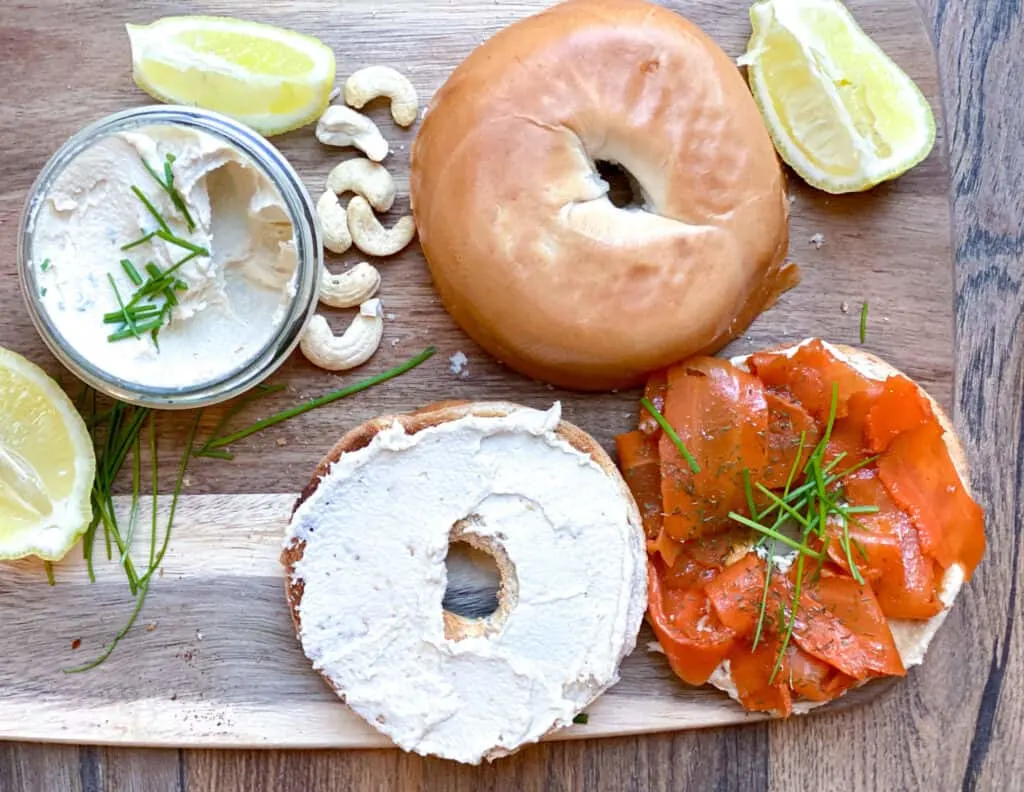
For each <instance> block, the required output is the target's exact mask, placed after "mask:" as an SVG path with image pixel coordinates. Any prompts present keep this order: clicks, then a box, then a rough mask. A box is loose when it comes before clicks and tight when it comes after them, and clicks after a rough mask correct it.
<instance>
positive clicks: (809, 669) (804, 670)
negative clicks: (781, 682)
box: [786, 644, 857, 701]
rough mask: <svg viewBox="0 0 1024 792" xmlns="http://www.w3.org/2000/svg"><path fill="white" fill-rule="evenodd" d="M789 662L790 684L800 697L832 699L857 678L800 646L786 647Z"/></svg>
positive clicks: (818, 699)
mask: <svg viewBox="0 0 1024 792" xmlns="http://www.w3.org/2000/svg"><path fill="white" fill-rule="evenodd" d="M786 660H787V661H788V663H789V677H788V680H787V681H788V682H789V686H790V687H791V688H792V690H793V692H794V693H795V694H796V695H797V696H799V697H800V698H804V699H807V700H808V701H831V700H832V699H834V698H836V697H837V696H838V695H839V694H840V693H842V692H843V691H844V690H847V689H848V688H850V687H853V685H855V684H856V683H857V680H856V679H854V678H853V677H851V676H847V675H846V674H844V673H843V672H842V671H837V670H836V669H835V668H833V667H832V666H830V665H829V664H828V663H825V662H823V661H821V660H819V659H818V658H816V657H812V656H811V655H809V654H807V652H805V651H804V650H803V649H801V648H800V647H799V646H793V645H792V644H791V645H790V646H788V647H786Z"/></svg>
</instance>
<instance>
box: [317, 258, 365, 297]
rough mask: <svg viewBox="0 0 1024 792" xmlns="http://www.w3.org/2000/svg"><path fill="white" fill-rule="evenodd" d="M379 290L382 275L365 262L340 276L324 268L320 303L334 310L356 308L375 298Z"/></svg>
mask: <svg viewBox="0 0 1024 792" xmlns="http://www.w3.org/2000/svg"><path fill="white" fill-rule="evenodd" d="M379 288H380V273H379V272H378V271H377V268H376V267H375V266H373V265H372V264H367V263H366V262H365V261H360V262H359V263H358V264H356V265H355V266H354V267H352V269H349V270H346V271H345V272H342V273H341V274H339V275H335V274H334V273H332V272H330V271H329V270H328V269H327V267H324V270H323V274H322V275H321V276H320V302H322V303H325V304H327V305H330V306H331V307H332V308H354V307H355V306H357V305H360V304H361V303H364V302H366V301H367V300H369V299H370V298H371V297H373V295H375V294H376V293H377V289H379Z"/></svg>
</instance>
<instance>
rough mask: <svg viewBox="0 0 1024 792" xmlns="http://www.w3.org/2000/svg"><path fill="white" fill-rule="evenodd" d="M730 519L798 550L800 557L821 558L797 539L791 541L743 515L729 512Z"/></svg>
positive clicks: (782, 534)
mask: <svg viewBox="0 0 1024 792" xmlns="http://www.w3.org/2000/svg"><path fill="white" fill-rule="evenodd" d="M729 518H730V519H733V520H735V521H736V522H738V523H739V524H740V525H745V526H747V527H748V528H753V529H754V530H755V531H757V532H758V533H761V534H764V535H765V536H768V537H770V538H772V539H775V540H776V541H779V542H782V543H783V544H784V545H787V546H789V547H791V548H792V549H794V550H796V551H797V552H798V553H800V555H809V556H810V557H811V558H819V555H818V553H817V552H815V551H814V550H812V549H811V548H810V547H808V546H807V544H806V543H803V544H801V543H800V542H798V541H796V539H790V538H789V537H788V536H786V535H785V534H784V533H779V532H778V531H776V530H773V529H772V528H768V527H767V526H765V525H761V524H760V523H756V522H754V521H753V520H750V519H747V518H746V517H744V516H743V515H742V514H737V513H736V512H729Z"/></svg>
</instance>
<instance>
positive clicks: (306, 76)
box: [125, 16, 334, 135]
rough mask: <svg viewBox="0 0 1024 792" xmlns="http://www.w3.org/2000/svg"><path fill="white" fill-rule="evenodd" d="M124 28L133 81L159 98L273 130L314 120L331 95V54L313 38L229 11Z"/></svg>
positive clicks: (271, 132) (263, 131)
mask: <svg viewBox="0 0 1024 792" xmlns="http://www.w3.org/2000/svg"><path fill="white" fill-rule="evenodd" d="M125 27H126V28H127V30H128V38H129V41H130V42H131V49H132V73H133V76H134V78H135V82H136V84H137V85H138V86H139V87H140V88H141V89H142V90H144V91H145V92H146V93H148V94H150V95H151V96H153V97H155V98H156V99H159V100H160V101H162V102H170V103H172V104H183V105H191V106H194V107H202V108H205V109H207V110H215V111H217V112H220V113H224V114H225V115H228V116H231V117H232V118H234V119H236V120H237V121H241V122H242V123H243V124H246V125H248V126H250V127H252V128H253V129H255V130H256V131H257V132H259V133H261V134H263V135H277V134H280V133H282V132H287V131H289V130H291V129H297V128H298V127H301V126H305V125H306V124H308V123H310V122H312V121H315V120H316V119H317V118H318V117H319V116H320V114H321V113H322V112H323V111H324V109H325V108H326V107H327V104H328V102H329V100H330V94H331V89H332V88H333V86H334V53H333V52H332V51H331V49H330V48H329V47H327V46H325V45H324V44H323V43H322V42H321V41H319V40H318V39H315V38H313V37H312V36H305V35H302V34H301V33H295V32H294V31H291V30H285V29H284V28H279V27H275V26H273V25H264V24H261V23H258V22H248V21H245V20H241V19H231V18H229V17H208V16H175V17H164V18H162V19H158V20H157V21H156V22H153V23H152V24H150V25H126V26H125Z"/></svg>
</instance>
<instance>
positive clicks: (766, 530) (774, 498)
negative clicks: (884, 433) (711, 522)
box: [729, 383, 878, 683]
mask: <svg viewBox="0 0 1024 792" xmlns="http://www.w3.org/2000/svg"><path fill="white" fill-rule="evenodd" d="M838 407H839V385H838V384H837V383H833V384H832V400H831V402H830V405H829V413H828V420H827V421H826V424H825V431H824V433H823V434H822V436H821V439H820V440H819V441H818V443H817V445H816V446H815V447H814V448H813V449H812V450H811V452H810V454H809V455H808V456H807V459H806V460H804V459H803V454H804V447H805V442H806V439H807V437H806V433H805V432H801V434H800V444H799V450H798V452H797V455H796V459H795V460H794V461H793V465H792V467H791V468H790V471H789V475H788V476H787V479H786V484H785V486H784V487H783V489H782V493H781V494H778V493H776V492H773V491H772V490H771V489H769V488H768V487H766V486H764V485H763V484H762V483H760V482H758V483H757V484H755V485H754V488H753V489H756V490H757V492H758V493H760V494H761V495H763V496H764V497H766V498H767V500H768V503H767V505H766V506H764V507H763V508H761V509H760V510H759V509H757V507H756V504H755V500H754V493H753V489H752V488H751V487H750V473H749V471H744V492H745V495H746V499H747V507H748V509H749V510H750V517H747V516H745V515H743V514H739V513H737V512H730V513H729V517H730V518H731V519H732V520H734V521H735V522H737V523H739V524H740V525H743V526H746V527H747V528H750V529H751V530H753V531H755V532H756V533H757V534H758V535H759V536H760V537H761V540H760V541H759V544H760V546H762V547H765V548H766V556H767V559H768V560H767V562H766V571H765V581H764V593H763V595H762V598H761V607H760V610H759V613H758V618H757V626H756V628H755V631H754V644H753V648H757V644H758V642H759V641H760V639H761V636H762V633H763V630H764V625H765V620H766V615H767V610H768V592H769V588H770V586H771V582H772V576H773V571H774V570H773V567H774V553H773V550H774V544H775V543H781V544H784V545H786V546H787V547H789V548H791V549H792V550H795V551H796V582H795V583H794V586H793V589H794V590H793V600H792V602H791V603H790V607H789V609H788V611H789V612H788V614H787V613H786V609H785V608H784V609H783V612H782V616H781V619H782V621H784V627H783V630H782V636H781V643H780V645H779V652H778V656H777V657H776V660H775V665H774V667H773V668H772V673H771V676H770V677H769V683H771V682H772V681H774V679H775V676H776V675H777V674H778V672H779V669H781V668H782V663H783V660H784V659H785V654H786V649H787V648H788V647H789V642H790V640H791V638H792V635H793V627H794V625H795V623H796V615H797V609H798V607H799V603H800V595H801V592H802V589H803V578H804V564H805V560H806V559H807V558H812V559H815V560H817V561H818V569H819V570H820V569H821V566H822V564H824V562H825V559H826V558H827V550H828V541H829V537H828V536H826V530H827V528H828V524H829V521H830V520H833V519H837V520H838V521H839V524H840V526H841V527H842V533H841V535H840V537H839V542H840V545H841V546H842V548H843V550H844V553H845V556H846V562H847V564H848V566H849V568H850V574H851V575H852V576H853V578H854V580H856V581H857V582H858V583H860V584H861V585H863V583H864V577H863V575H861V573H860V569H859V568H858V567H857V564H856V562H855V561H854V558H853V554H852V552H851V547H853V545H854V544H856V540H852V539H851V537H850V524H851V523H854V524H855V523H856V518H855V515H857V514H873V513H875V512H877V511H878V507H877V506H849V505H846V504H844V503H843V502H842V500H841V482H842V480H843V479H844V478H846V477H847V476H849V475H850V474H852V473H855V472H856V471H858V470H860V469H861V468H863V467H865V466H867V465H869V464H871V463H872V462H874V461H875V460H876V459H877V458H878V457H877V456H873V457H869V458H868V459H864V460H861V461H860V462H858V463H856V464H854V465H851V466H850V467H848V468H846V469H845V470H842V471H839V472H836V470H837V468H838V467H839V465H840V463H841V462H842V461H843V460H844V459H845V458H846V452H842V453H840V454H837V455H836V457H835V458H834V459H832V460H831V461H830V462H828V463H826V462H825V461H824V460H825V453H826V451H827V449H828V444H829V441H830V440H831V439H832V431H833V429H834V428H835V422H836V415H837V412H838ZM798 472H799V473H800V474H802V476H803V482H802V483H801V484H799V485H798V486H795V487H794V486H793V485H794V483H796V480H797V475H798ZM793 527H796V528H797V529H798V531H797V533H798V535H799V538H798V539H794V538H792V537H791V536H789V535H787V534H786V533H785V530H786V529H787V528H790V529H792V528H793ZM768 539H771V540H772V544H771V545H768V544H766V540H768ZM815 540H817V541H819V542H821V543H822V544H821V547H820V549H818V550H815V549H814V547H813V546H812V542H813V541H815ZM860 550H863V548H860ZM861 555H862V558H863V559H864V560H867V553H866V552H863V553H861Z"/></svg>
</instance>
